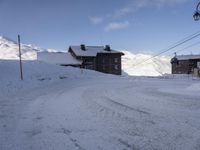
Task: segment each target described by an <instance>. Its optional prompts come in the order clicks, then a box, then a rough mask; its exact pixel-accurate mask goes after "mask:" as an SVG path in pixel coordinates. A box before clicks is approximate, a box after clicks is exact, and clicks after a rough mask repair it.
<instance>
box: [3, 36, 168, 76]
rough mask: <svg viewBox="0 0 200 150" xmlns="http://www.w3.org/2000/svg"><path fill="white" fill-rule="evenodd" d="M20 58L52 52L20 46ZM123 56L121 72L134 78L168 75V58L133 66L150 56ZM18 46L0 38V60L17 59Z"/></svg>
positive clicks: (25, 58)
mask: <svg viewBox="0 0 200 150" xmlns="http://www.w3.org/2000/svg"><path fill="white" fill-rule="evenodd" d="M21 47H22V58H23V59H24V60H35V59H36V52H38V51H54V52H55V50H50V49H42V48H39V47H35V46H32V45H26V44H22V45H21ZM124 53H125V56H123V58H122V68H123V72H124V73H125V74H128V75H136V76H160V75H163V74H165V73H170V58H168V57H164V56H162V57H157V58H154V59H153V60H150V61H148V62H146V63H143V64H141V65H138V66H135V65H136V64H138V63H139V62H141V61H143V60H146V59H147V58H150V57H151V55H145V54H133V53H131V52H128V51H124ZM18 56H19V52H18V44H17V43H16V42H14V41H12V40H10V39H8V38H5V37H0V59H12V60H13V59H18Z"/></svg>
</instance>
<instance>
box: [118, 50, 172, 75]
mask: <svg viewBox="0 0 200 150" xmlns="http://www.w3.org/2000/svg"><path fill="white" fill-rule="evenodd" d="M123 53H124V54H125V55H124V56H123V57H122V69H123V71H124V73H126V74H128V75H131V76H161V75H164V74H170V73H171V69H170V68H171V64H170V58H169V57H166V56H159V57H156V58H153V59H151V60H149V61H147V62H144V63H142V64H138V63H141V62H142V61H143V60H146V59H149V58H151V57H152V55H147V54H133V53H131V52H128V51H123Z"/></svg>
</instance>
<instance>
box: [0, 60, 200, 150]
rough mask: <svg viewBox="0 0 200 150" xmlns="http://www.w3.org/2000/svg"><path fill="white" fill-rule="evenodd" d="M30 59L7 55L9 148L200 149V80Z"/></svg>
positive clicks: (1, 123) (3, 139)
mask: <svg viewBox="0 0 200 150" xmlns="http://www.w3.org/2000/svg"><path fill="white" fill-rule="evenodd" d="M23 65H24V78H25V80H24V81H20V80H19V71H18V62H16V61H6V60H4V61H0V69H1V74H0V79H1V80H0V82H1V83H0V89H1V90H0V149H1V150H39V149H42V150H55V149H56V150H63V149H67V150H76V149H78V150H95V149H99V150H102V149H103V150H111V149H116V150H124V149H126V150H129V149H130V150H133V149H134V150H135V149H136V150H155V149H159V150H199V149H200V144H199V143H200V126H199V124H200V118H199V116H200V98H199V97H200V94H199V92H198V91H197V88H199V80H192V79H191V78H184V77H182V78H180V79H179V78H172V77H171V78H169V77H168V78H165V77H162V78H161V77H160V78H147V77H125V76H124V77H123V76H113V75H105V74H101V73H97V72H94V71H89V70H83V73H81V70H79V69H77V68H71V67H59V66H55V65H49V64H45V63H41V62H37V61H25V62H23ZM177 90H178V92H174V91H177ZM186 91H187V92H186ZM183 93H184V94H183Z"/></svg>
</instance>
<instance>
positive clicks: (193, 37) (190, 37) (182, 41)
mask: <svg viewBox="0 0 200 150" xmlns="http://www.w3.org/2000/svg"><path fill="white" fill-rule="evenodd" d="M192 35H193V36H192ZM192 35H190V36H188V37H186V38H184V39H182V40H180V42H176V44H175V45H173V46H171V47H170V48H168V49H166V50H164V51H162V52H160V53H158V54H156V55H154V56H152V57H150V58H148V59H146V60H143V61H141V62H140V63H138V64H136V65H134V66H133V67H135V66H138V65H141V64H143V63H145V62H147V61H149V60H151V59H153V58H155V57H157V56H159V55H161V54H163V53H166V52H168V51H171V50H172V49H174V48H176V47H178V46H180V45H182V44H185V43H187V42H189V41H191V40H193V39H195V38H197V37H199V36H200V31H198V32H196V33H195V34H192Z"/></svg>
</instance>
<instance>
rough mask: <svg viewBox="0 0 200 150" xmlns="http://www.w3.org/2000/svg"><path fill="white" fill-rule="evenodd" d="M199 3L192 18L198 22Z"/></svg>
mask: <svg viewBox="0 0 200 150" xmlns="http://www.w3.org/2000/svg"><path fill="white" fill-rule="evenodd" d="M199 7H200V2H199V3H198V4H197V8H196V11H195V12H194V15H193V18H194V20H195V21H199V20H200V9H199Z"/></svg>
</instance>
